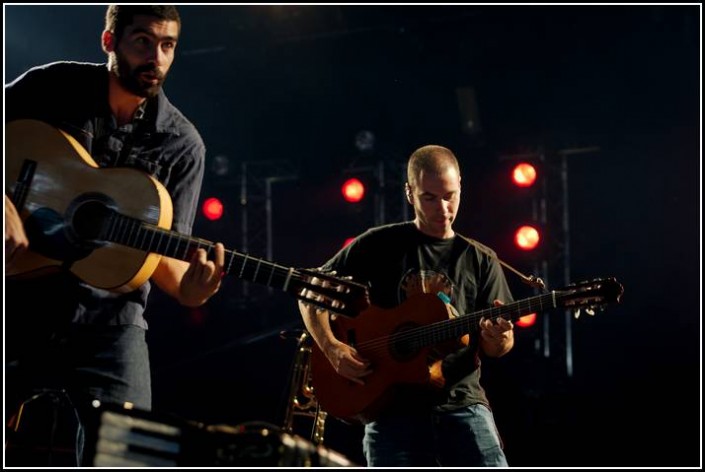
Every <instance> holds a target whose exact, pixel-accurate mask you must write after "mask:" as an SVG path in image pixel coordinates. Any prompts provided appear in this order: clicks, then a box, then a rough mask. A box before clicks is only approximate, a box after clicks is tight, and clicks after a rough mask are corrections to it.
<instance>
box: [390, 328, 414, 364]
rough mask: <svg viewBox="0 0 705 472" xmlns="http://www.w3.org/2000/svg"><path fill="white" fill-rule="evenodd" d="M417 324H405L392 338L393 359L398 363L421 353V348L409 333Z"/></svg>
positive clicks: (391, 353)
mask: <svg viewBox="0 0 705 472" xmlns="http://www.w3.org/2000/svg"><path fill="white" fill-rule="evenodd" d="M415 327H416V325H415V324H411V323H409V324H404V325H402V326H400V327H399V328H398V329H397V330H396V331H395V332H394V334H393V335H392V336H391V342H390V346H391V352H390V355H391V357H392V358H393V359H394V360H395V361H397V362H405V361H408V360H409V359H411V358H413V357H414V356H416V355H417V354H418V353H419V347H418V346H417V343H416V342H415V339H414V337H413V336H412V335H411V334H409V333H408V331H410V330H411V329H412V328H415Z"/></svg>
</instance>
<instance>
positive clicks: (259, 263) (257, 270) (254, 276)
mask: <svg viewBox="0 0 705 472" xmlns="http://www.w3.org/2000/svg"><path fill="white" fill-rule="evenodd" d="M261 264H262V259H261V258H260V259H259V260H258V261H257V267H255V274H254V275H253V276H252V281H253V282H256V281H257V273H258V272H259V266H260V265H261Z"/></svg>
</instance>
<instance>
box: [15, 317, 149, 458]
mask: <svg viewBox="0 0 705 472" xmlns="http://www.w3.org/2000/svg"><path fill="white" fill-rule="evenodd" d="M37 338H38V339H41V340H42V341H39V342H36V343H34V344H33V343H31V341H28V345H27V349H26V350H25V353H24V355H22V356H19V357H18V358H17V359H14V360H13V361H12V362H10V363H9V364H6V366H5V368H6V371H5V375H6V378H5V381H6V398H5V422H6V425H7V424H8V421H10V422H14V421H17V420H19V421H18V422H17V424H16V425H14V426H13V429H16V430H17V432H16V433H14V435H15V437H16V438H17V439H18V441H17V443H18V444H19V443H22V447H23V448H24V450H31V449H37V448H42V449H46V450H50V451H51V450H58V449H59V448H58V447H57V446H56V445H57V444H59V443H61V444H65V445H66V448H68V447H69V446H70V444H75V445H76V447H75V457H76V462H75V463H64V462H61V463H60V462H58V461H59V460H61V461H63V460H64V459H63V458H61V459H58V458H57V457H56V456H55V455H45V457H42V458H41V459H40V458H38V457H32V456H31V455H23V454H22V451H23V449H22V448H20V447H19V445H18V448H17V449H15V450H16V451H18V452H17V454H13V456H12V457H9V458H8V465H13V466H15V465H18V466H57V465H59V466H76V465H82V462H83V459H84V456H83V446H84V443H86V442H88V443H91V442H92V440H93V439H94V434H95V433H96V431H94V430H93V429H94V428H91V427H90V426H92V424H93V421H92V420H94V418H95V415H96V410H95V408H94V406H93V405H92V402H93V400H99V401H100V402H101V404H108V405H116V406H119V407H122V406H123V404H124V403H125V402H130V403H132V404H133V405H134V407H135V408H139V409H143V410H149V409H151V404H152V392H151V381H150V367H149V352H148V349H147V342H146V331H145V330H144V329H142V328H140V327H137V326H131V325H126V326H96V325H78V324H77V325H72V326H70V327H69V328H68V329H66V330H64V331H61V332H56V333H55V334H53V335H51V336H44V337H42V336H37ZM20 407H21V408H22V410H20ZM19 411H22V412H23V414H22V415H18V412H19ZM11 418H12V419H11ZM13 424H14V423H13ZM6 431H7V430H6ZM22 431H27V434H23V433H22ZM57 431H58V434H57ZM45 432H46V434H45ZM36 438H41V440H42V441H43V443H42V444H34V442H35V439H36ZM13 451H14V450H13ZM85 459H86V460H90V459H91V458H90V457H85ZM35 460H41V461H44V462H32V461H35ZM68 460H71V459H70V458H69V459H67V461H68Z"/></svg>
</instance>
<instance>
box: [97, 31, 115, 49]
mask: <svg viewBox="0 0 705 472" xmlns="http://www.w3.org/2000/svg"><path fill="white" fill-rule="evenodd" d="M100 40H101V44H102V46H103V51H105V53H106V54H109V53H111V52H114V51H115V35H114V34H113V33H111V32H110V31H108V30H105V31H103V35H102V36H101V38H100Z"/></svg>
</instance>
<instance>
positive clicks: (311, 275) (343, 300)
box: [296, 269, 370, 318]
mask: <svg viewBox="0 0 705 472" xmlns="http://www.w3.org/2000/svg"><path fill="white" fill-rule="evenodd" d="M299 272H300V273H301V274H303V276H304V277H303V280H302V281H301V282H300V283H299V284H298V288H299V290H298V291H297V294H296V298H298V299H299V300H302V301H304V302H306V303H308V304H311V305H315V306H318V307H320V308H323V309H325V310H328V311H330V312H332V313H336V314H339V315H343V316H347V317H349V318H354V317H356V316H357V315H359V314H360V312H362V311H363V310H365V309H366V308H367V307H369V306H370V294H369V291H368V289H367V287H366V286H365V285H363V284H361V283H359V282H355V281H353V280H352V278H350V277H337V276H335V275H334V274H333V273H328V272H323V271H321V270H319V269H299Z"/></svg>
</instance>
